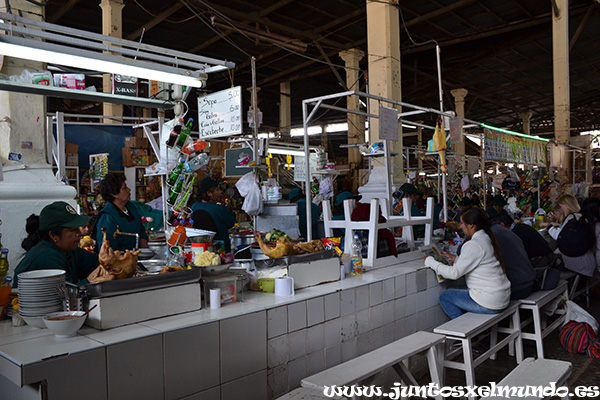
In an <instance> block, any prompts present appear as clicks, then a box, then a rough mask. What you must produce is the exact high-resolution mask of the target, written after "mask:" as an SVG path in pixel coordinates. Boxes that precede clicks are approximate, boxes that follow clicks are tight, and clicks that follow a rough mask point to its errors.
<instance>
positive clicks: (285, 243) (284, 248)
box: [256, 235, 294, 258]
mask: <svg viewBox="0 0 600 400" xmlns="http://www.w3.org/2000/svg"><path fill="white" fill-rule="evenodd" d="M256 241H257V242H258V245H259V246H260V249H261V250H262V252H263V253H264V254H265V255H266V256H267V257H270V258H279V257H283V256H291V255H293V254H294V247H293V246H292V243H290V241H289V240H288V238H287V236H282V237H280V238H279V239H278V240H277V244H276V245H275V248H271V247H269V246H267V245H266V244H265V243H264V242H263V240H262V238H261V237H260V235H256Z"/></svg>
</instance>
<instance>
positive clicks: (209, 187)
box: [192, 176, 236, 253]
mask: <svg viewBox="0 0 600 400" xmlns="http://www.w3.org/2000/svg"><path fill="white" fill-rule="evenodd" d="M219 183H220V181H218V180H216V179H213V178H211V177H210V176H207V177H206V178H204V179H202V181H201V182H200V199H199V200H198V201H196V202H195V203H194V204H193V205H192V211H193V212H194V213H196V211H198V210H203V211H206V212H207V213H208V214H210V216H211V217H212V219H213V221H214V225H215V227H216V228H217V234H216V235H215V237H214V240H222V241H223V243H224V250H225V252H226V253H229V252H230V251H231V241H230V240H229V229H231V228H233V226H234V225H235V222H236V215H235V213H233V212H232V211H229V209H227V207H225V206H224V205H222V204H219V201H220V200H221V197H222V195H223V192H222V191H221V188H220V187H219ZM196 215H198V214H196ZM192 218H194V214H192ZM196 226H197V225H196V224H194V227H196Z"/></svg>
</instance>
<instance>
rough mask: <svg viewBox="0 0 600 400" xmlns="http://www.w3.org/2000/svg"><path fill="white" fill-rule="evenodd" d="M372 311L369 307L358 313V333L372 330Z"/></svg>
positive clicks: (361, 333)
mask: <svg viewBox="0 0 600 400" xmlns="http://www.w3.org/2000/svg"><path fill="white" fill-rule="evenodd" d="M370 314H371V313H370V311H369V309H368V308H366V309H364V310H361V311H357V313H356V334H357V335H363V334H365V333H367V332H369V331H370V330H371V323H370V320H369V318H370Z"/></svg>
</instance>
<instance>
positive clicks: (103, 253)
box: [88, 228, 140, 283]
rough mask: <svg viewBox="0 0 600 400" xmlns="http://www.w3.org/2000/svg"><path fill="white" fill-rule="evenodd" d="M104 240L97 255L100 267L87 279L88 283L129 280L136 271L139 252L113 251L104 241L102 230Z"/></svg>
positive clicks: (104, 239)
mask: <svg viewBox="0 0 600 400" xmlns="http://www.w3.org/2000/svg"><path fill="white" fill-rule="evenodd" d="M102 234H103V235H104V238H103V240H102V247H100V253H99V254H98V261H99V262H100V265H99V266H98V268H97V269H96V270H94V272H92V273H91V274H90V276H89V277H88V281H89V282H90V283H97V282H105V281H112V280H115V279H123V278H131V277H132V276H133V275H134V274H135V270H136V269H137V256H138V254H140V250H136V251H131V250H125V252H122V251H120V250H113V249H112V248H111V247H110V242H109V241H108V240H107V239H106V229H105V228H103V229H102Z"/></svg>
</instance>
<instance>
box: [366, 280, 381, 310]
mask: <svg viewBox="0 0 600 400" xmlns="http://www.w3.org/2000/svg"><path fill="white" fill-rule="evenodd" d="M382 301H383V282H375V283H371V284H370V285H369V306H370V307H373V306H375V305H377V304H381V302H382Z"/></svg>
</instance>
